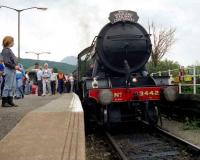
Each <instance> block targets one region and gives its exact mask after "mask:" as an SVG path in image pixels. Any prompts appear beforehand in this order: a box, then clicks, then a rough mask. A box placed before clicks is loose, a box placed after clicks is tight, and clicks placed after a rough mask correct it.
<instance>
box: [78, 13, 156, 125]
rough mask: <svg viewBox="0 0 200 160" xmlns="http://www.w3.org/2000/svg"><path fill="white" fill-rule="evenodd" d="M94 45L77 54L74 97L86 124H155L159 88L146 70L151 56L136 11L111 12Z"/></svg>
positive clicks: (149, 43) (146, 38)
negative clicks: (93, 122)
mask: <svg viewBox="0 0 200 160" xmlns="http://www.w3.org/2000/svg"><path fill="white" fill-rule="evenodd" d="M109 20H110V22H109V23H108V24H107V25H105V26H104V27H103V28H102V30H101V31H100V33H99V34H98V36H97V37H95V39H94V40H93V42H92V45H91V46H90V47H88V48H86V49H84V50H83V51H82V52H81V53H80V54H79V55H78V73H77V74H78V84H77V85H78V87H77V88H78V94H79V96H80V99H81V101H82V104H83V107H84V111H85V116H86V120H90V121H91V120H94V121H97V122H99V123H101V124H106V125H108V124H111V123H118V122H124V121H133V120H136V119H141V120H145V121H147V122H148V123H150V124H152V125H155V124H157V122H158V103H159V101H160V87H158V86H156V84H155V81H154V80H153V78H152V77H150V76H149V75H148V73H147V71H146V69H145V64H146V63H147V61H148V59H149V57H150V54H151V40H150V35H149V34H148V33H147V31H146V30H145V29H144V28H143V27H142V26H141V25H140V24H139V23H137V20H138V16H137V13H136V12H133V11H126V10H120V11H115V12H112V13H110V17H109Z"/></svg>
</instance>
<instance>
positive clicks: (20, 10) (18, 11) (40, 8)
mask: <svg viewBox="0 0 200 160" xmlns="http://www.w3.org/2000/svg"><path fill="white" fill-rule="evenodd" d="M0 8H8V9H11V10H14V11H16V12H17V15H18V59H20V13H21V12H22V11H25V10H29V9H39V10H43V11H45V10H47V8H42V7H30V8H24V9H15V8H12V7H8V6H0Z"/></svg>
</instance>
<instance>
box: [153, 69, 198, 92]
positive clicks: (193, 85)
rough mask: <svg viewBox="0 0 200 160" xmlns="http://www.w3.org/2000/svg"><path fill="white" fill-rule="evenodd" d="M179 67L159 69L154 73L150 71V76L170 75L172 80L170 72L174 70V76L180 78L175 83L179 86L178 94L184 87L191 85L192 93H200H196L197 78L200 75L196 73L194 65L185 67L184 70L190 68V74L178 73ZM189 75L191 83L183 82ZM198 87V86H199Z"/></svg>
mask: <svg viewBox="0 0 200 160" xmlns="http://www.w3.org/2000/svg"><path fill="white" fill-rule="evenodd" d="M180 69H181V68H180ZM180 69H173V70H167V71H159V72H156V73H151V76H163V75H168V76H170V79H171V81H173V75H174V74H172V73H173V72H174V71H175V72H176V74H177V75H176V76H175V77H178V78H179V79H180V81H179V83H178V84H177V83H176V84H177V85H178V86H179V94H181V93H184V92H183V91H184V87H191V88H190V89H192V90H193V94H200V93H197V87H198V86H200V84H198V83H197V78H199V79H200V75H197V74H196V73H197V70H196V66H193V67H187V68H186V69H184V70H192V74H180V72H179V71H180ZM188 76H189V77H191V82H192V83H191V84H189V83H185V82H184V79H185V78H187V77H188ZM199 88H200V87H199Z"/></svg>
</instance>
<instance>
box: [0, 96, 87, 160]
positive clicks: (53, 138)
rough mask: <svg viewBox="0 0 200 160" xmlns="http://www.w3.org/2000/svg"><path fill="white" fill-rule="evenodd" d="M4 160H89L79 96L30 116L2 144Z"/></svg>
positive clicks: (64, 98) (0, 153)
mask: <svg viewBox="0 0 200 160" xmlns="http://www.w3.org/2000/svg"><path fill="white" fill-rule="evenodd" d="M0 160H85V132H84V113H83V109H82V106H81V103H80V101H79V98H78V96H77V95H76V94H74V93H70V94H63V95H61V96H60V97H59V98H57V99H55V100H53V101H51V102H50V103H48V104H45V105H44V106H42V107H40V108H38V109H36V110H34V111H32V112H29V113H28V114H27V115H26V116H25V117H24V118H23V119H22V120H21V121H20V122H19V123H18V124H17V125H16V127H15V128H13V129H12V130H11V131H10V132H9V133H8V134H7V135H6V136H5V137H4V138H3V139H2V140H1V141H0Z"/></svg>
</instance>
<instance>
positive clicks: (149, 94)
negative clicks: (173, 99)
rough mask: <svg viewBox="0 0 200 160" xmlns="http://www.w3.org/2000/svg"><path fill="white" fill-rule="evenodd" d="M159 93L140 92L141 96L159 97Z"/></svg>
mask: <svg viewBox="0 0 200 160" xmlns="http://www.w3.org/2000/svg"><path fill="white" fill-rule="evenodd" d="M159 95H160V94H159V91H139V96H159Z"/></svg>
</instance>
